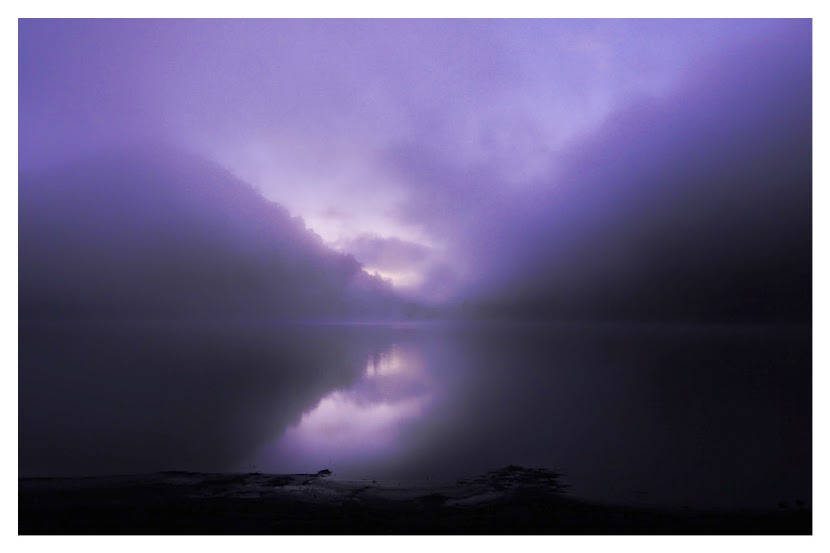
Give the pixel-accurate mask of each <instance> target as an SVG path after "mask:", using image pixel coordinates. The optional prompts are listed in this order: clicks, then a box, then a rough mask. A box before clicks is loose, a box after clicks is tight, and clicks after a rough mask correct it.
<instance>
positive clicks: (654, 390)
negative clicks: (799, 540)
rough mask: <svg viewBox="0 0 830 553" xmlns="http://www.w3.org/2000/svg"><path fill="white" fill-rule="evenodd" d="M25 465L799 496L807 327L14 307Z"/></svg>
mask: <svg viewBox="0 0 830 553" xmlns="http://www.w3.org/2000/svg"><path fill="white" fill-rule="evenodd" d="M19 398H20V403H19V417H20V422H19V449H20V453H19V461H20V474H21V475H23V476H26V475H71V474H103V473H133V472H150V471H157V470H173V469H177V470H200V471H228V470H231V471H260V472H282V471H292V472H294V471H303V472H308V471H317V470H320V469H322V468H330V469H332V470H333V471H334V473H335V475H336V477H340V478H368V479H416V480H425V479H430V480H451V479H455V478H461V477H466V476H471V475H474V474H476V473H480V472H483V471H486V470H490V469H493V468H496V467H499V466H503V465H506V464H511V463H512V464H520V465H532V466H545V467H552V468H556V469H558V470H560V471H561V472H564V473H565V474H566V480H567V482H568V483H569V484H570V485H571V486H572V488H571V492H572V493H573V494H574V495H577V496H580V497H584V498H588V499H594V500H600V501H611V502H618V503H652V504H665V505H677V506H682V505H689V506H724V507H726V506H732V507H734V506H755V507H766V506H774V505H775V504H777V502H778V501H780V500H786V501H789V502H793V501H795V500H799V499H801V500H805V501H808V502H809V501H810V487H811V474H810V471H811V465H810V455H811V442H810V436H811V422H810V421H811V403H810V401H811V399H810V398H811V365H810V332H809V329H806V328H788V327H777V328H757V327H753V328H750V327H682V326H668V327H659V326H643V325H637V326H634V325H632V326H624V325H535V324H534V325H531V324H523V325H495V324H468V323H424V324H399V325H336V324H330V325H300V326H296V325H295V326H291V325H279V324H262V323H257V324H253V323H250V324H232V325H228V324H208V323H201V324H185V323H164V324H160V323H117V324H108V325H101V324H92V323H83V324H81V323H74V324H69V323H60V324H57V323H51V324H45V323H38V324H35V323H21V325H20V368H19Z"/></svg>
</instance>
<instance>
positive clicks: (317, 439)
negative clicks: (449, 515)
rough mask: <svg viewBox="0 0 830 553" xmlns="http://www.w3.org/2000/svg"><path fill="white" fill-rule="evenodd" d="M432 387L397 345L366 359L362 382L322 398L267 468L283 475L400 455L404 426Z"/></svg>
mask: <svg viewBox="0 0 830 553" xmlns="http://www.w3.org/2000/svg"><path fill="white" fill-rule="evenodd" d="M435 396H436V386H435V382H434V380H433V379H432V378H431V376H430V374H429V373H428V372H427V371H426V370H425V367H424V363H423V360H422V359H421V357H420V356H419V354H418V352H417V351H416V350H414V349H410V348H406V347H403V346H401V345H400V344H396V345H393V346H391V347H390V348H389V349H388V350H386V351H384V352H379V353H375V354H373V355H370V356H369V358H368V359H367V362H366V370H365V372H364V373H363V376H362V378H360V380H358V381H357V382H356V383H355V384H354V385H352V386H351V387H349V388H346V389H338V390H334V391H332V392H331V393H329V394H327V395H326V396H324V397H323V398H322V399H321V400H320V401H319V403H318V404H317V405H316V406H315V407H314V408H313V409H311V410H310V411H307V412H305V413H304V414H303V415H302V417H301V418H300V420H299V421H298V422H297V423H296V424H294V425H293V426H290V427H289V428H288V429H287V430H286V432H285V433H284V434H283V436H282V437H281V438H280V440H279V442H278V443H277V444H276V446H275V447H274V449H273V450H272V451H271V453H270V454H269V455H268V456H269V457H270V459H269V460H267V461H265V463H267V464H269V465H270V464H271V463H273V462H276V463H288V464H287V465H285V466H284V468H285V469H286V470H300V471H309V470H317V469H318V468H323V467H324V466H327V467H328V466H335V467H336V466H337V464H339V463H344V464H347V465H348V464H351V463H353V462H356V461H370V460H379V459H381V458H384V457H387V456H390V455H394V454H395V453H397V452H399V451H400V450H401V449H402V447H403V445H404V440H403V439H402V433H403V431H404V428H405V426H407V425H408V424H409V423H411V422H413V421H415V420H417V419H419V418H421V417H423V416H424V415H425V414H426V413H427V411H428V410H429V409H430V407H431V406H432V404H433V403H434V400H435Z"/></svg>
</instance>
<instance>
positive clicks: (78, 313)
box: [19, 148, 401, 319]
mask: <svg viewBox="0 0 830 553" xmlns="http://www.w3.org/2000/svg"><path fill="white" fill-rule="evenodd" d="M19 219H20V227H19V233H20V238H19V250H20V258H19V262H20V269H19V270H20V274H19V277H20V290H19V295H20V298H19V307H20V318H21V319H45V318H65V319H101V318H228V317H232V318H233V317H239V318H257V317H263V318H271V319H317V318H360V317H385V316H392V315H394V314H396V313H398V311H399V310H400V306H401V305H400V302H399V300H397V299H396V298H395V296H394V294H393V292H392V290H391V286H390V285H389V284H388V283H387V282H384V281H383V280H381V279H379V278H376V277H372V276H370V275H368V274H367V273H365V272H364V271H363V270H362V268H361V266H360V264H359V263H358V262H357V261H356V260H355V259H354V258H353V257H352V256H350V255H345V254H341V253H338V252H335V251H333V250H331V249H329V248H328V247H326V246H325V245H324V244H323V242H322V240H321V239H320V238H319V236H317V235H316V234H314V233H313V232H312V231H310V230H308V229H307V228H306V227H305V224H304V223H303V221H302V219H300V218H298V217H291V216H290V215H289V214H288V212H287V211H286V210H285V209H284V208H283V207H281V206H280V205H278V204H275V203H273V202H270V201H267V200H266V199H265V198H263V197H262V196H261V195H260V194H259V193H258V192H257V191H256V190H255V189H254V188H252V187H251V186H250V185H248V184H246V183H244V182H241V181H239V180H238V179H236V178H234V177H233V176H232V175H230V174H229V173H227V172H226V171H224V170H222V169H221V168H219V167H217V166H215V165H213V164H212V163H210V162H207V161H205V160H202V159H199V158H196V157H193V156H190V155H187V154H183V153H179V152H176V151H173V150H165V149H162V148H155V149H151V148H145V149H140V150H134V151H130V152H126V151H121V152H119V153H113V154H108V155H102V156H100V157H98V158H91V159H86V160H84V161H80V162H76V163H74V164H70V165H66V166H64V167H63V168H60V169H53V170H50V171H48V172H41V173H38V174H21V175H20V184H19Z"/></svg>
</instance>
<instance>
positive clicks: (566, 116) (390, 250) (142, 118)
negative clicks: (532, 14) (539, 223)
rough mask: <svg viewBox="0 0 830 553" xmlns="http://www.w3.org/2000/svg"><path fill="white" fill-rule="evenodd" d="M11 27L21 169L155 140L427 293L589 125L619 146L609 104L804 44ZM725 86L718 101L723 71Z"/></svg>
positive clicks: (693, 30) (646, 101)
mask: <svg viewBox="0 0 830 553" xmlns="http://www.w3.org/2000/svg"><path fill="white" fill-rule="evenodd" d="M19 31H20V38H19V41H20V48H19V50H20V58H19V73H20V78H19V98H20V101H19V102H20V103H19V112H20V113H19V120H20V123H19V129H20V131H19V137H20V165H21V168H22V169H23V170H28V169H33V168H40V167H43V166H45V165H49V164H50V163H52V162H57V161H62V160H65V159H68V158H71V157H73V156H75V155H77V154H79V153H84V152H86V151H92V150H95V149H97V148H99V147H100V146H101V145H104V144H112V143H114V142H116V143H117V142H122V141H123V142H129V141H132V140H143V139H147V138H151V139H163V140H166V141H172V142H175V143H177V144H181V145H184V146H185V147H187V148H189V149H192V150H194V151H196V152H198V153H201V154H203V155H205V156H206V157H208V158H211V159H214V160H216V161H218V162H219V163H221V164H222V165H224V166H226V167H227V168H228V169H230V170H231V171H232V172H233V173H235V174H236V175H237V176H239V177H241V178H242V179H244V180H247V181H249V182H251V183H252V184H254V185H255V186H256V187H257V188H259V189H260V190H261V191H262V193H263V194H264V195H265V196H266V197H267V198H269V199H272V200H274V201H277V202H279V203H282V204H283V205H285V206H286V207H287V208H288V209H289V210H290V211H291V212H292V213H293V214H297V215H300V216H302V217H303V218H304V220H305V221H306V224H307V225H308V226H309V227H310V228H312V229H313V230H314V231H316V232H317V233H318V234H319V235H320V236H321V237H322V238H323V239H324V240H325V241H326V242H327V243H329V244H331V245H332V246H334V247H335V248H338V249H340V250H342V251H346V252H349V253H353V254H354V255H355V256H356V257H357V258H358V260H359V261H361V262H362V263H364V265H365V266H366V268H367V269H368V270H370V271H379V272H380V273H381V274H383V275H385V276H387V277H389V278H391V279H392V280H393V281H394V282H395V284H396V285H397V286H398V287H399V288H402V289H410V290H412V291H413V292H414V293H416V294H417V295H419V296H420V297H422V298H427V299H441V298H445V297H450V296H452V295H454V294H456V293H457V291H458V290H459V289H460V288H461V287H462V286H463V285H464V284H469V283H471V282H476V281H477V279H479V277H480V273H481V272H482V271H484V270H487V271H488V274H493V271H492V266H491V265H493V261H492V260H489V261H488V259H487V258H488V255H487V254H486V253H483V252H486V251H487V250H488V248H489V247H490V245H491V244H493V243H496V244H497V248H498V249H500V250H502V251H505V252H507V253H509V254H511V255H512V247H511V245H510V241H509V240H507V239H505V238H504V235H503V234H501V235H499V236H491V235H490V234H488V233H495V232H497V231H496V230H494V229H498V228H500V225H501V226H502V227H504V226H509V227H511V228H515V227H516V226H517V225H518V226H521V223H522V221H523V217H524V214H525V211H524V210H526V209H527V206H528V205H532V204H533V203H534V201H535V198H537V197H541V198H544V201H545V202H549V201H553V200H552V198H555V197H556V196H555V195H556V189H557V187H559V186H560V185H561V184H562V183H563V182H566V181H567V180H568V177H569V175H570V176H572V175H573V168H572V167H573V165H574V163H579V162H580V161H579V160H581V159H582V157H584V151H585V149H586V148H587V149H590V148H591V147H592V146H591V144H597V143H599V144H604V145H605V146H609V145H610V147H612V148H618V147H619V148H618V149H620V150H625V147H624V146H625V144H626V142H627V141H626V140H618V141H617V142H615V141H614V134H613V133H615V132H618V131H619V128H618V127H616V126H615V124H614V121H616V120H618V118H619V117H623V118H626V117H628V118H629V121H630V120H631V116H630V112H631V110H632V109H633V110H635V111H636V110H637V109H641V110H643V111H644V112H645V114H646V115H645V116H644V117H645V118H646V119H648V117H650V116H651V114H652V112H655V111H656V112H660V111H661V110H663V111H667V110H668V112H669V113H671V111H672V110H673V109H676V110H681V111H683V112H684V113H686V114H691V115H688V117H690V118H693V117H694V110H695V109H698V108H697V107H695V106H688V105H685V104H684V98H687V97H688V94H689V93H688V92H687V90H688V89H689V88H690V87H691V88H694V87H695V86H696V84H699V83H700V82H701V81H702V82H704V83H708V84H709V85H712V86H714V87H717V86H718V85H717V80H713V78H712V74H713V73H712V71H713V69H712V67H717V66H718V64H720V63H722V62H723V63H727V64H729V63H733V65H734V63H735V62H736V60H738V62H739V63H738V65H740V64H742V63H743V62H742V61H741V59H742V58H741V56H746V52H747V51H748V52H750V55H751V53H752V52H759V56H761V57H763V56H765V55H766V54H765V53H764V52H763V49H764V47H765V46H764V45H765V44H767V43H768V42H770V41H771V42H772V43H773V44H786V43H788V42H789V41H790V40H789V37H801V38H804V37H806V38H807V41H808V42H807V45H808V47H809V37H810V32H811V30H810V22H809V21H803V20H802V21H783V20H502V21H488V20H466V21H465V20H461V21H448V20H438V21H429V20H427V21H422V20H373V21H363V20H339V21H336V20H335V21H329V20H196V21H193V20H191V21H188V20H170V21H163V20H161V21H152V20H149V21H136V20H132V21H130V20H121V21H119V20H92V21H89V20H63V21H46V20H39V21H35V20H24V21H21V23H20V25H19ZM782 37H783V38H782ZM773 49H774V47H773ZM799 53H800V54H803V52H799ZM805 59H806V60H807V62H809V55H808V56H807V58H805ZM723 60H726V61H723ZM756 61H757V60H756ZM715 72H717V69H715ZM740 86H741V85H740V83H739V84H738V85H735V90H736V91H740V90H741V89H740ZM704 88H705V86H704ZM692 94H694V93H692ZM765 94H766V92H765ZM718 101H719V100H718V99H717V98H716V99H715V100H714V102H715V103H717V102H718ZM723 102H724V106H731V105H735V100H734V99H730V97H729V90H728V87H727V89H726V90H725V95H724V97H723ZM730 102H731V103H730ZM709 107H711V106H709ZM700 109H702V110H705V109H707V108H706V106H704V107H703V108H700ZM727 109H728V108H727ZM711 111H712V110H711V109H710V110H709V112H710V113H711ZM621 114H622V115H621ZM627 114H628V115H627ZM635 119H636V117H635ZM603 141H604V142H603ZM586 144H587V146H586ZM625 155H628V156H631V155H634V154H631V152H628V153H626V154H625ZM580 156H582V157H580ZM589 157H590V156H589ZM594 157H595V158H598V159H604V154H600V155H599V156H594ZM574 160H577V161H576V162H575V161H574ZM629 161H631V160H630V159H629ZM587 163H588V164H589V165H590V164H591V162H590V161H589V162H587ZM635 165H636V164H635ZM625 167H626V170H628V169H631V163H628V164H627V165H626V166H625ZM569 171H570V173H569ZM496 208H497V209H496ZM494 214H495V215H494ZM525 243H527V242H525ZM496 259H498V263H499V264H502V265H503V264H505V263H506V264H510V263H512V262H513V261H511V256H510V255H499V256H496ZM482 260H484V261H482ZM515 262H516V263H521V260H516V261H515ZM503 268H504V267H503ZM507 269H509V267H507Z"/></svg>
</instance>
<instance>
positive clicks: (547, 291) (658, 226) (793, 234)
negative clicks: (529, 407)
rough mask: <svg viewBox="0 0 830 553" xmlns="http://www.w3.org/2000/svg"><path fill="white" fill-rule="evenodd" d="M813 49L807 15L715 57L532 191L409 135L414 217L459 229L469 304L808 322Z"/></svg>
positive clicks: (583, 144)
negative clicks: (811, 57)
mask: <svg viewBox="0 0 830 553" xmlns="http://www.w3.org/2000/svg"><path fill="white" fill-rule="evenodd" d="M810 46H811V38H810V25H809V22H805V21H794V22H790V23H787V24H782V25H781V26H780V28H778V29H777V30H776V31H775V32H771V33H769V34H767V35H766V36H764V38H763V39H762V40H761V39H758V40H750V41H746V42H742V43H738V44H736V45H734V46H732V47H731V48H730V49H728V50H724V51H721V52H718V53H717V54H716V55H713V56H710V57H708V58H705V59H703V60H701V61H700V62H699V64H698V66H697V68H696V70H695V71H694V72H691V73H689V74H688V75H687V76H686V79H685V80H684V81H683V82H682V83H680V84H678V85H677V86H676V87H675V88H674V89H673V90H672V91H671V92H670V93H666V94H664V95H661V96H659V97H654V98H641V99H639V100H637V101H634V102H631V103H630V104H629V105H628V106H627V107H625V108H621V109H618V110H616V112H615V113H614V114H612V115H611V116H609V117H608V118H607V120H606V122H605V123H603V124H602V125H601V126H599V127H598V128H597V129H596V131H595V132H593V133H591V134H590V135H588V136H587V137H585V138H584V139H582V140H580V141H578V142H574V143H573V144H572V145H570V146H569V147H568V148H567V149H565V150H563V151H562V152H560V153H559V154H557V155H556V156H552V157H551V159H550V164H549V168H548V171H547V173H546V174H545V175H542V176H540V177H536V178H533V179H530V180H527V181H525V182H523V183H522V184H521V185H520V186H508V185H506V183H505V182H504V181H503V179H502V178H501V177H500V175H499V172H498V171H497V170H496V168H495V167H493V166H492V165H491V164H490V162H483V163H480V164H477V165H473V166H467V165H465V164H463V163H459V162H458V160H456V159H455V158H454V157H453V156H452V153H451V152H449V151H447V152H438V151H435V150H433V149H430V148H428V147H427V148H424V147H422V146H421V142H420V141H418V140H414V141H410V142H406V143H403V144H401V146H400V147H399V148H398V149H396V150H390V152H389V156H388V158H387V159H388V161H389V163H390V164H391V165H392V166H394V167H397V170H398V171H399V172H400V174H401V175H406V176H407V178H409V179H410V181H411V182H412V183H413V186H412V188H411V190H412V194H411V201H410V202H408V203H407V204H406V205H404V206H402V213H403V215H404V216H405V217H407V218H408V220H410V221H417V222H419V223H420V224H421V225H423V226H424V227H425V228H430V229H433V232H434V233H435V234H436V235H438V236H443V237H446V238H447V242H448V245H447V251H448V254H447V257H448V258H451V259H453V260H454V263H455V266H456V267H458V268H459V269H460V270H461V271H462V274H463V279H462V280H461V282H462V283H463V284H462V286H461V288H459V289H457V293H459V294H460V295H459V296H458V297H460V298H463V299H465V300H466V301H468V302H472V303H476V302H479V303H480V304H481V305H489V307H488V308H486V309H485V310H488V309H490V310H492V311H494V312H503V313H506V314H511V315H512V316H548V317H549V316H554V317H566V318H567V317H591V318H596V317H599V318H612V319H614V318H670V319H673V318H678V319H690V318H691V319H712V318H714V319H730V320H734V319H741V320H746V319H779V318H783V319H798V320H808V318H809V311H810V292H809V290H810V243H811V241H810V221H811V216H810V206H811V73H810V71H811V70H810V63H811V59H810ZM415 183H417V186H415Z"/></svg>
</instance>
